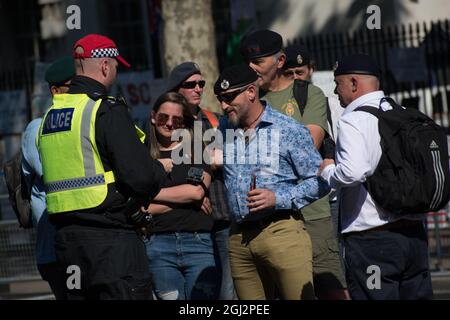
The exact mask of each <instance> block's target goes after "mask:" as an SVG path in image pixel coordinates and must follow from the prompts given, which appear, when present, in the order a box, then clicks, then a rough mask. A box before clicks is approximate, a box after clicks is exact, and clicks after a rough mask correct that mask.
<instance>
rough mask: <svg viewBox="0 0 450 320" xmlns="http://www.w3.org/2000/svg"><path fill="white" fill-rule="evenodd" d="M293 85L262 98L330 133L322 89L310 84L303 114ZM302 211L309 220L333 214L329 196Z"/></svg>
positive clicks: (306, 123) (304, 123)
mask: <svg viewBox="0 0 450 320" xmlns="http://www.w3.org/2000/svg"><path fill="white" fill-rule="evenodd" d="M293 87H294V82H292V84H291V85H289V87H287V88H286V89H284V90H281V91H277V92H268V93H266V94H265V95H264V96H263V97H262V98H261V99H262V100H265V101H267V102H268V103H269V104H270V105H271V106H272V107H273V108H274V109H276V110H278V111H279V112H281V113H283V114H286V115H288V116H290V117H292V118H294V119H295V120H297V121H298V122H300V123H301V124H303V125H308V124H314V125H317V126H319V127H321V128H322V129H323V130H325V132H327V133H328V125H327V100H326V97H325V95H324V94H323V92H322V90H321V89H320V88H318V87H316V86H315V85H313V84H309V85H308V101H307V102H306V106H305V110H304V113H303V116H302V115H301V114H300V111H299V109H298V104H297V101H296V100H295V98H294V92H293ZM301 213H302V214H303V217H304V218H305V220H308V221H311V220H317V219H321V218H326V217H329V216H330V215H331V214H330V203H329V199H328V196H325V197H323V198H321V199H319V200H317V201H316V202H314V203H312V204H310V205H309V206H307V207H304V208H303V209H302V210H301Z"/></svg>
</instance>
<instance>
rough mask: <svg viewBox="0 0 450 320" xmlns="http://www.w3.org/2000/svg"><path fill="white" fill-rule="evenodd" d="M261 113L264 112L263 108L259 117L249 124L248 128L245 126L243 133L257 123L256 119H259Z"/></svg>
mask: <svg viewBox="0 0 450 320" xmlns="http://www.w3.org/2000/svg"><path fill="white" fill-rule="evenodd" d="M263 112H264V108H262V110H261V112H260V113H259V115H258V116H257V117H256V119H255V120H253V122H252V123H250V124H249V125H248V126H246V127H245V128H244V131H247V130H248V129H250V127H251V126H252V125H253V124H254V123H255V122H256V121H258V119H259V118H260V117H261V115H262V114H263Z"/></svg>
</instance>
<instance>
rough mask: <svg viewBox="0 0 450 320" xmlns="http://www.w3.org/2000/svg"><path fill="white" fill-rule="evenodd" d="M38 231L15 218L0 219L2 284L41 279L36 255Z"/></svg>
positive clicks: (0, 269)
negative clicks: (20, 225)
mask: <svg viewBox="0 0 450 320" xmlns="http://www.w3.org/2000/svg"><path fill="white" fill-rule="evenodd" d="M35 245H36V232H35V230H34V229H23V228H20V227H19V224H18V223H17V221H15V220H12V221H11V220H8V221H0V284H1V283H10V282H16V281H22V280H33V279H39V278H40V275H39V272H38V270H37V267H36V256H35Z"/></svg>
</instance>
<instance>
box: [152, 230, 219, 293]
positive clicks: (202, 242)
mask: <svg viewBox="0 0 450 320" xmlns="http://www.w3.org/2000/svg"><path fill="white" fill-rule="evenodd" d="M145 245H146V247H147V256H148V259H149V264H150V273H151V275H152V282H153V286H154V287H153V289H154V293H155V295H156V298H158V299H160V300H197V299H202V300H205V299H217V296H218V282H219V279H218V274H219V272H218V269H217V267H216V263H215V260H214V250H213V242H212V239H211V234H210V233H197V232H195V233H191V232H175V233H162V234H153V235H152V236H151V237H150V239H148V240H147V241H146V243H145Z"/></svg>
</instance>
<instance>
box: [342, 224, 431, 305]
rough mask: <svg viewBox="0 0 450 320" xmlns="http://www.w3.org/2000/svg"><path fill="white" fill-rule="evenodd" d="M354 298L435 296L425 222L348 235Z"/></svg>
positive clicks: (347, 253)
mask: <svg viewBox="0 0 450 320" xmlns="http://www.w3.org/2000/svg"><path fill="white" fill-rule="evenodd" d="M344 261H345V265H346V280H347V285H348V290H349V293H350V296H351V297H352V299H356V300H367V299H370V300H398V299H400V300H416V299H431V298H432V296H433V290H432V285H431V276H430V272H429V262H428V238H427V234H426V230H425V227H424V225H423V224H421V223H419V224H416V225H411V226H409V227H406V228H400V229H392V230H379V231H366V232H364V231H363V232H354V233H350V234H348V235H344Z"/></svg>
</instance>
